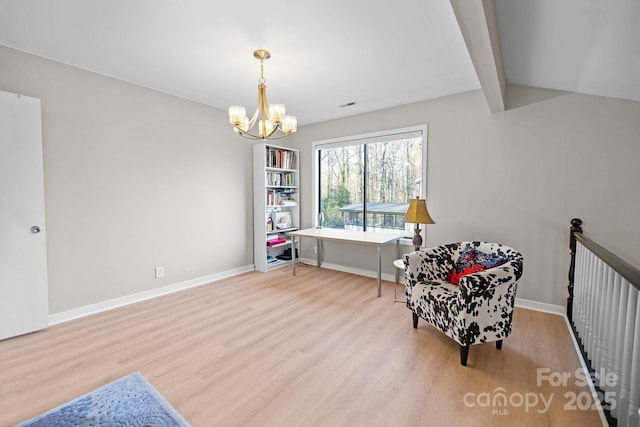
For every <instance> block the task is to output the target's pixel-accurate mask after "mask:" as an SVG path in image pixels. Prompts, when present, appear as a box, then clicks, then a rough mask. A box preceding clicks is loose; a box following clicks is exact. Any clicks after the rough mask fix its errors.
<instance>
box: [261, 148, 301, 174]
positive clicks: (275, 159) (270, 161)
mask: <svg viewBox="0 0 640 427" xmlns="http://www.w3.org/2000/svg"><path fill="white" fill-rule="evenodd" d="M266 150H267V152H266V163H267V164H266V166H267V167H268V168H278V169H297V164H298V163H297V161H298V159H297V156H296V152H295V151H290V150H283V149H280V148H274V147H266Z"/></svg>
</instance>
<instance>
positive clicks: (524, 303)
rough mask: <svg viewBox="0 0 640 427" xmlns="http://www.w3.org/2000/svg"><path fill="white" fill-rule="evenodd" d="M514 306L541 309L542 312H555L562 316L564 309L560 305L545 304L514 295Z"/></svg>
mask: <svg viewBox="0 0 640 427" xmlns="http://www.w3.org/2000/svg"><path fill="white" fill-rule="evenodd" d="M516 307H520V308H526V309H528V310H534V311H541V312H543V313H550V314H557V315H558V316H564V315H565V313H566V311H567V310H566V309H565V308H564V307H563V306H561V305H554V304H547V303H545V302H538V301H532V300H528V299H522V298H517V297H516Z"/></svg>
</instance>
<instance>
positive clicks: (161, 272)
mask: <svg viewBox="0 0 640 427" xmlns="http://www.w3.org/2000/svg"><path fill="white" fill-rule="evenodd" d="M161 277H164V267H156V279H159V278H161Z"/></svg>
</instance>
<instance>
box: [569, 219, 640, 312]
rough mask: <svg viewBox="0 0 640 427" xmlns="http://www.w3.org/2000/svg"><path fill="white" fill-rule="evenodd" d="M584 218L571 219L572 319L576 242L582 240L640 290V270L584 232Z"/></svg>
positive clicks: (570, 292)
mask: <svg viewBox="0 0 640 427" xmlns="http://www.w3.org/2000/svg"><path fill="white" fill-rule="evenodd" d="M581 226H582V220H581V219H580V218H573V219H572V220H571V231H570V238H569V248H570V251H571V265H570V266H569V286H568V291H569V297H568V298H567V317H568V318H569V320H571V314H572V309H571V307H572V305H573V279H574V273H575V257H576V242H580V243H581V244H582V245H583V246H584V247H585V248H587V249H589V250H590V251H591V252H592V253H593V254H594V255H596V256H597V257H598V258H600V259H601V260H602V261H604V262H605V263H606V264H607V265H609V266H610V267H611V268H612V269H613V270H615V271H616V272H617V273H618V274H620V275H621V276H622V277H624V278H625V279H626V280H627V281H628V282H629V283H630V284H631V285H632V286H633V287H634V288H636V289H638V290H640V270H639V269H637V268H636V267H634V266H632V265H631V264H629V263H628V262H626V261H624V260H623V259H622V258H620V257H619V256H617V255H616V254H614V253H613V252H611V251H609V250H608V249H606V248H604V247H602V246H601V245H599V244H598V243H596V242H594V241H593V240H591V239H590V238H588V237H587V236H585V235H584V234H583V233H582V227H581Z"/></svg>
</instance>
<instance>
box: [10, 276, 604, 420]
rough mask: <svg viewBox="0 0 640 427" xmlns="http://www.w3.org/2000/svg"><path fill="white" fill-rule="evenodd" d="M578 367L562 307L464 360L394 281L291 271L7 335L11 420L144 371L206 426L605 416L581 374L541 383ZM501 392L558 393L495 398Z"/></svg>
mask: <svg viewBox="0 0 640 427" xmlns="http://www.w3.org/2000/svg"><path fill="white" fill-rule="evenodd" d="M579 366H580V365H579V361H578V358H577V356H576V354H575V351H574V349H573V346H572V344H571V341H570V337H569V335H568V333H567V329H566V326H565V324H564V320H563V318H562V317H560V316H555V315H550V314H545V313H539V312H533V311H528V310H523V309H516V311H515V315H514V329H513V333H512V335H511V336H510V337H508V338H507V339H506V340H505V342H504V346H503V348H502V350H500V351H498V350H497V349H496V348H495V345H493V344H484V345H477V346H473V347H472V348H471V350H470V354H469V364H468V366H467V367H463V366H461V365H460V361H459V354H458V346H457V344H456V343H455V342H454V341H452V340H450V339H449V338H447V337H446V336H444V335H443V334H442V333H440V332H439V331H437V330H436V329H435V328H433V327H431V326H430V325H428V324H427V323H426V322H424V321H421V322H420V323H419V327H418V329H413V327H412V322H411V314H410V312H409V310H408V309H407V308H406V307H405V306H404V304H398V303H394V302H393V283H390V282H383V295H382V297H381V298H377V297H376V281H375V279H371V278H366V277H362V276H355V275H351V274H347V273H342V272H337V271H331V270H326V269H319V268H317V267H312V266H306V267H300V268H298V269H297V275H296V277H292V276H291V270H290V268H288V267H287V268H284V269H280V270H277V271H273V272H270V273H268V274H264V273H257V272H250V273H246V274H242V275H239V276H236V277H232V278H228V279H224V280H221V281H218V282H214V283H211V284H209V285H205V286H201V287H198V288H194V289H190V290H186V291H182V292H178V293H175V294H171V295H165V296H162V297H159V298H155V299H152V300H148V301H143V302H140V303H137V304H132V305H130V306H126V307H121V308H118V309H114V310H110V311H107V312H104V313H100V314H96V315H93V316H88V317H85V318H83V319H78V320H75V321H71V322H67V323H64V324H60V325H56V326H52V327H50V328H48V329H46V330H44V331H40V332H36V333H33V334H29V335H25V336H21V337H16V338H12V339H8V340H4V341H0V426H11V425H14V424H15V423H17V422H20V421H23V420H26V419H28V418H31V417H33V416H36V415H38V414H39V413H42V412H44V411H46V410H48V409H50V408H52V407H55V406H57V405H60V404H62V403H64V402H66V401H68V400H71V399H74V398H76V397H78V396H80V395H82V394H85V393H87V392H89V391H91V390H93V389H95V388H97V387H100V386H102V385H104V384H106V383H109V382H111V381H114V380H115V379H117V378H120V377H122V376H124V375H127V374H129V373H131V372H134V371H140V372H141V373H142V374H143V375H144V376H145V377H146V378H147V379H148V380H149V381H150V382H151V383H152V384H153V385H154V387H156V388H157V389H158V390H159V391H160V393H161V394H162V395H163V396H164V397H165V398H166V399H167V400H168V401H169V402H170V403H171V404H172V406H173V407H174V408H176V410H177V411H178V412H180V413H181V414H182V415H183V416H184V417H185V418H186V419H187V420H188V421H189V422H190V423H191V424H192V425H193V426H204V427H210V426H256V427H258V426H260V427H265V426H267V427H268V426H301V425H304V426H431V425H434V426H440V425H450V426H457V425H466V426H484V425H486V426H489V425H491V426H494V425H505V426H507V425H519V426H553V425H557V426H573V425H576V426H598V425H601V423H600V419H599V417H598V415H597V413H596V411H593V410H567V409H566V408H565V406H566V404H567V399H566V397H565V393H569V394H571V393H574V394H577V393H584V392H587V391H588V389H587V388H586V387H585V386H581V385H580V384H576V379H575V378H571V379H570V380H569V381H568V382H567V384H565V385H563V386H562V387H551V386H550V385H549V384H538V382H539V381H538V377H537V370H538V368H548V369H550V370H551V371H552V372H560V373H563V372H569V373H570V372H574V371H575V370H576V369H577V368H578V367H579ZM501 390H504V393H505V394H506V395H509V396H511V397H513V396H516V397H517V396H523V397H525V396H527V397H532V396H534V395H536V394H537V395H539V396H542V397H545V398H549V397H552V400H551V403H550V406H549V408H548V410H545V411H542V409H543V407H542V406H541V405H540V404H538V405H537V406H535V407H531V408H525V407H524V406H523V405H516V404H517V403H518V402H517V400H516V401H512V402H507V403H508V404H507V405H506V406H499V405H493V406H491V405H489V406H487V405H484V406H483V403H484V401H482V400H481V399H480V398H479V397H478V396H485V395H486V396H488V397H489V398H492V397H495V395H496V393H499V392H500V391H501ZM469 393H471V395H469ZM470 396H472V397H471V398H470ZM465 399H466V400H465ZM498 410H501V411H502V412H500V413H499V411H498Z"/></svg>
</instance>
